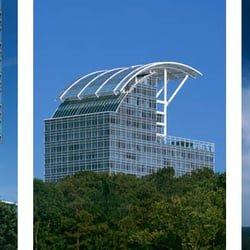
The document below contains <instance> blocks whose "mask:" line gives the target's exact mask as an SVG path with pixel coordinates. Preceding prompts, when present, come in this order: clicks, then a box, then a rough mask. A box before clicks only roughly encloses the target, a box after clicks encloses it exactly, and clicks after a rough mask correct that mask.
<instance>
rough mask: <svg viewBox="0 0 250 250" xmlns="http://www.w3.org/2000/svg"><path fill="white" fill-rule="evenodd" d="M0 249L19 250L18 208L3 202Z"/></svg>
mask: <svg viewBox="0 0 250 250" xmlns="http://www.w3.org/2000/svg"><path fill="white" fill-rule="evenodd" d="M0 249H4V250H12V249H17V208H16V205H11V204H5V203H3V202H0Z"/></svg>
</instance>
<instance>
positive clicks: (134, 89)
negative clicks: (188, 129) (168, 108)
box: [45, 75, 215, 181]
mask: <svg viewBox="0 0 250 250" xmlns="http://www.w3.org/2000/svg"><path fill="white" fill-rule="evenodd" d="M141 78H142V77H141ZM142 79H143V80H142V81H139V83H138V84H135V82H136V81H135V80H133V81H131V83H130V84H128V85H127V86H126V87H125V90H126V93H127V94H119V95H108V96H101V97H99V98H98V97H92V98H87V99H82V100H78V101H77V100H75V101H72V100H71V101H67V100H65V101H64V102H63V103H62V104H61V105H60V106H59V108H58V109H57V111H56V112H55V114H54V116H53V117H52V118H51V119H47V120H46V121H45V180H46V181H57V180H58V179H60V178H62V177H64V176H67V175H72V174H74V173H76V172H78V171H83V170H89V171H96V172H109V173H126V174H133V175H136V176H144V175H147V174H150V173H153V172H155V171H157V169H159V168H163V167H173V168H174V169H175V174H176V175H177V176H179V175H182V174H185V173H189V172H191V171H193V170H195V169H198V168H204V167H208V168H211V169H214V167H215V147H214V144H213V143H208V142H201V141H195V140H190V139H184V138H178V137H173V136H163V127H162V126H161V125H159V124H161V122H162V120H163V118H164V117H163V115H162V114H159V113H158V110H157V100H156V95H157V84H158V82H159V77H157V75H156V76H150V77H148V78H142Z"/></svg>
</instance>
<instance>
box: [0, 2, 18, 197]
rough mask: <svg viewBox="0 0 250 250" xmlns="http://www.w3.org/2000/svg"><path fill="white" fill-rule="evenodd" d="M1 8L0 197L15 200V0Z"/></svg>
mask: <svg viewBox="0 0 250 250" xmlns="http://www.w3.org/2000/svg"><path fill="white" fill-rule="evenodd" d="M2 8H3V33H2V37H3V144H0V199H6V200H10V201H17V14H16V0H6V1H4V0H3V1H2Z"/></svg>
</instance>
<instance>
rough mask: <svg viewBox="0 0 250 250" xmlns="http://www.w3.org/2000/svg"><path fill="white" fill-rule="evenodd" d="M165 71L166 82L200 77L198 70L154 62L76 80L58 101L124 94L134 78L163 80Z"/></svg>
mask: <svg viewBox="0 0 250 250" xmlns="http://www.w3.org/2000/svg"><path fill="white" fill-rule="evenodd" d="M165 70H167V72H168V80H175V79H183V78H185V77H186V76H188V77H192V78H196V77H197V76H199V75H202V74H201V73H200V72H199V71H198V70H196V69H194V68H192V67H190V66H188V65H185V64H182V63H177V62H155V63H149V64H144V65H135V66H130V67H123V68H115V69H111V70H100V71H95V72H93V73H90V74H87V75H84V76H83V77H81V78H79V79H78V80H76V81H75V82H74V83H73V84H71V85H70V86H69V87H68V88H67V89H66V90H65V91H64V92H63V94H62V95H61V96H60V100H61V101H65V100H81V99H83V98H85V97H87V96H96V97H99V96H103V95H117V94H119V93H122V92H124V91H125V89H126V86H127V85H128V84H129V83H130V82H131V81H133V80H134V79H135V78H136V77H140V76H141V77H147V76H150V75H152V74H154V75H157V76H158V77H160V78H163V77H164V71H165Z"/></svg>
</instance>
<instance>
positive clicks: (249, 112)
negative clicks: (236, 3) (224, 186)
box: [242, 0, 250, 226]
mask: <svg viewBox="0 0 250 250" xmlns="http://www.w3.org/2000/svg"><path fill="white" fill-rule="evenodd" d="M249 13H250V1H249V0H244V1H243V47H242V48H243V171H242V175H243V178H242V182H243V196H242V198H243V225H244V226H250V213H249V211H250V105H249V100H250V32H249V23H250V16H249Z"/></svg>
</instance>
